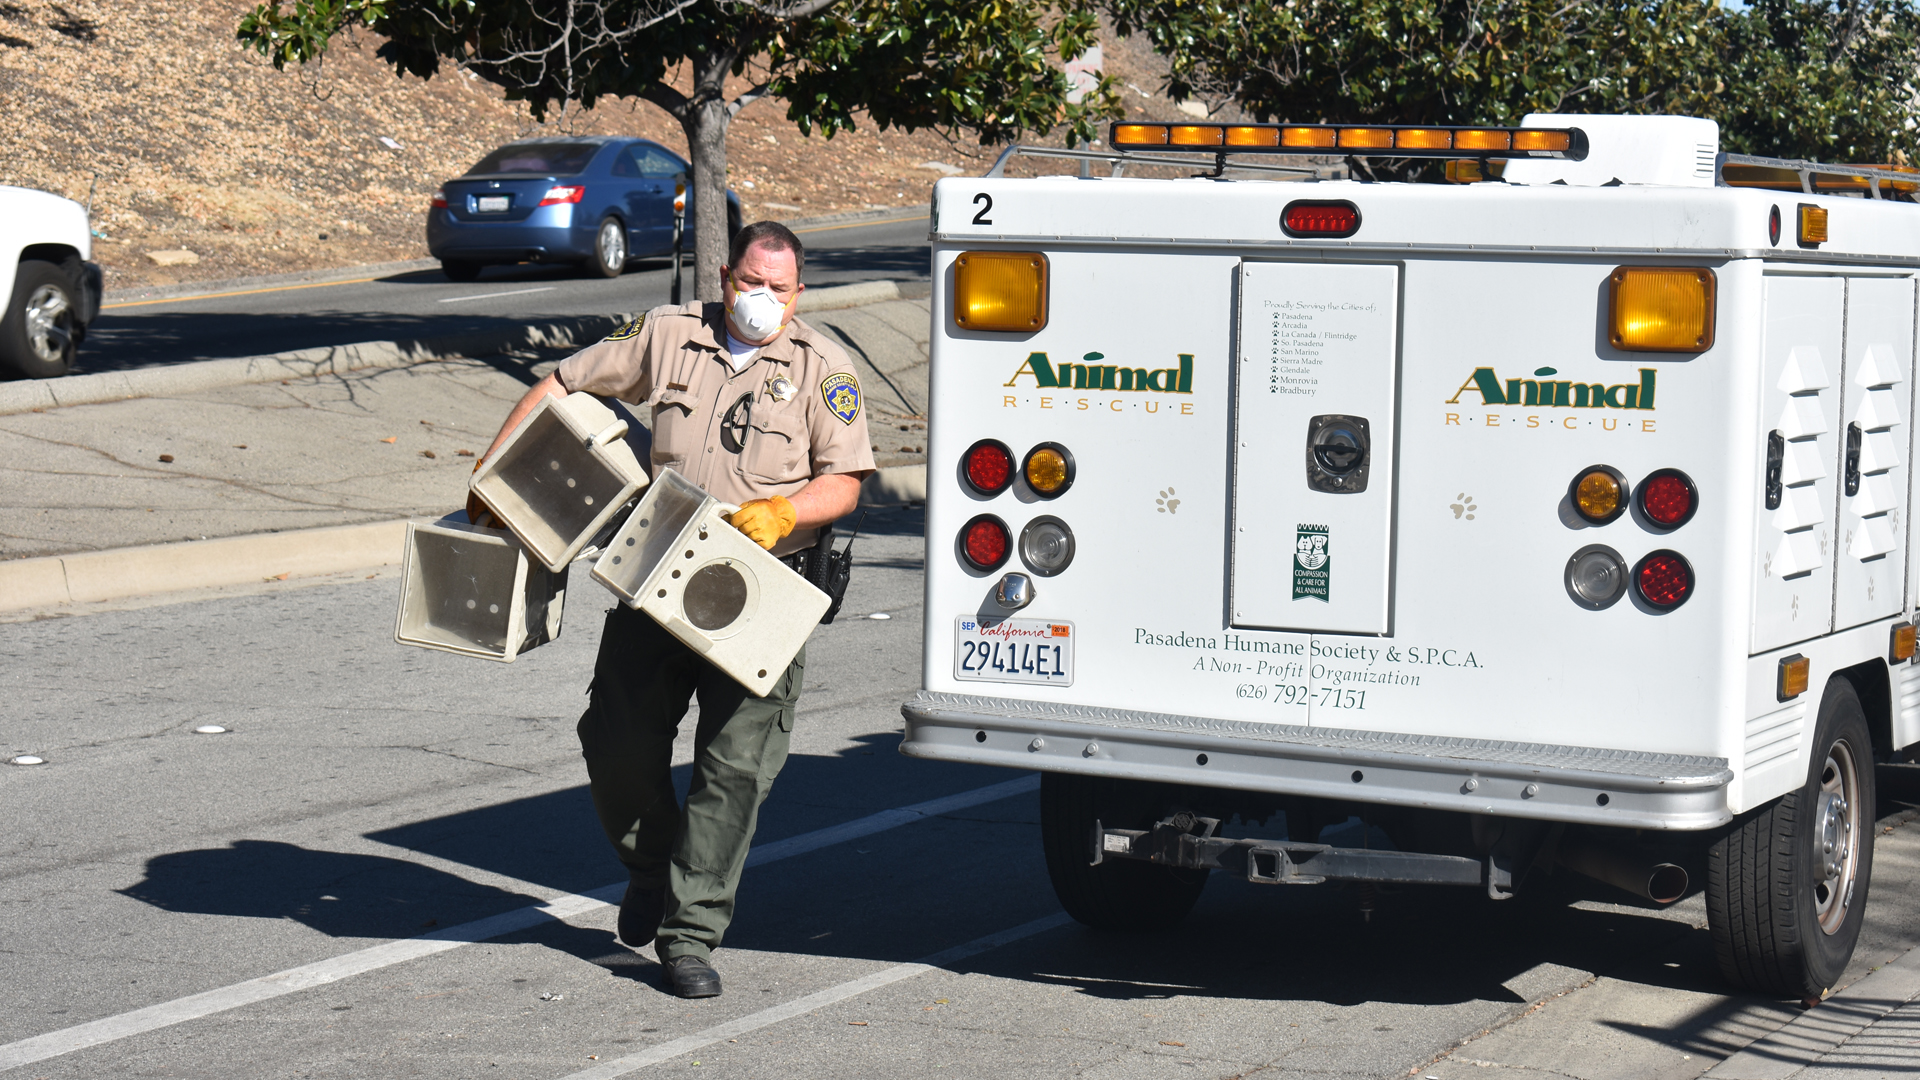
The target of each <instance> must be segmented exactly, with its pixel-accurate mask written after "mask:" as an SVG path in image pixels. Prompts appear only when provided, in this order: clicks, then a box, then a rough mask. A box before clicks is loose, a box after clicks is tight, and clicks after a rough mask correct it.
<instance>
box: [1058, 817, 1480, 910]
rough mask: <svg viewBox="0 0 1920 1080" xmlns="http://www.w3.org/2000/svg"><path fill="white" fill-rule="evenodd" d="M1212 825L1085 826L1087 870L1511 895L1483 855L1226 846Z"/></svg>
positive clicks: (1184, 820)
mask: <svg viewBox="0 0 1920 1080" xmlns="http://www.w3.org/2000/svg"><path fill="white" fill-rule="evenodd" d="M1219 828H1220V820H1219V819H1218V818H1207V817H1198V816H1196V815H1193V814H1188V813H1182V814H1178V815H1175V816H1174V817H1172V818H1169V819H1167V820H1166V821H1161V822H1157V823H1155V824H1154V826H1153V828H1152V829H1147V830H1141V829H1109V828H1106V827H1105V826H1103V825H1102V824H1101V823H1100V822H1098V821H1095V822H1094V823H1093V837H1092V839H1093V865H1095V866H1098V865H1100V864H1101V863H1102V862H1104V861H1106V860H1107V859H1139V860H1142V861H1145V862H1151V863H1159V864H1160V865H1162V866H1175V867H1179V868H1181V869H1185V870H1225V871H1228V872H1229V873H1235V874H1241V875H1244V876H1245V877H1246V879H1247V880H1248V881H1252V882H1257V883H1259V884H1264V885H1317V884H1319V883H1321V882H1323V881H1382V882H1396V883H1401V884H1408V885H1468V886H1486V887H1487V890H1488V894H1489V895H1490V896H1494V897H1497V898H1498V897H1505V896H1509V895H1512V892H1513V874H1512V872H1511V870H1510V869H1509V868H1508V866H1507V865H1506V860H1504V859H1496V858H1495V857H1494V856H1491V855H1490V856H1488V857H1487V858H1485V859H1469V858H1465V857H1463V856H1459V855H1425V854H1421V853H1419V852H1414V851H1378V850H1373V849H1369V848H1349V847H1333V846H1332V845H1329V844H1307V843H1297V842H1295V841H1292V840H1251V839H1250V840H1231V839H1228V838H1226V837H1222V836H1215V835H1214V833H1215V832H1216V831H1217V830H1218V829H1219Z"/></svg>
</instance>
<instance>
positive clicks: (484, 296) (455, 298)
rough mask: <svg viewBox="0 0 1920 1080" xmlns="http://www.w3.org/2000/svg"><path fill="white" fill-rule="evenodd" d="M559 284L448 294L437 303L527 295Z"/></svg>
mask: <svg viewBox="0 0 1920 1080" xmlns="http://www.w3.org/2000/svg"><path fill="white" fill-rule="evenodd" d="M559 287H560V286H558V285H542V286H540V287H539V288H537V289H512V290H509V291H507V292H490V293H477V294H475V295H473V296H448V297H444V298H442V299H439V300H435V301H434V303H436V304H457V303H459V302H460V301H462V300H491V299H493V298H494V297H496V296H525V295H526V294H528V293H536V292H552V291H553V290H555V289H557V288H559Z"/></svg>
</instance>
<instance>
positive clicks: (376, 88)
mask: <svg viewBox="0 0 1920 1080" xmlns="http://www.w3.org/2000/svg"><path fill="white" fill-rule="evenodd" d="M248 6H249V5H247V4H245V3H240V2H236V0H63V2H60V3H54V2H49V0H0V116H4V120H0V184H16V185H20V186H24V187H32V188H40V189H43V190H47V191H52V192H55V193H57V194H61V195H65V196H67V197H68V198H72V199H76V200H79V201H82V202H85V201H86V200H87V198H88V192H89V189H90V188H91V189H92V192H93V195H92V197H93V216H94V227H95V229H96V231H97V232H99V233H101V234H103V235H102V236H101V238H100V239H99V240H98V241H96V245H95V249H94V250H95V259H96V260H97V261H99V262H100V263H101V264H102V265H103V266H104V267H105V268H106V271H107V280H108V288H110V289H112V288H126V287H130V286H133V285H140V284H166V283H172V282H181V281H198V280H217V279H223V278H232V277H238V276H242V275H250V274H261V273H276V272H283V271H293V270H307V269H317V268H326V267H334V266H350V265H359V264H365V263H375V262H387V261H393V260H400V259H412V258H420V257H423V256H425V255H426V250H425V243H424V239H423V223H422V215H423V212H424V211H425V209H426V204H427V198H428V196H429V195H431V194H432V192H433V190H434V189H435V188H436V187H437V186H438V185H439V184H440V182H441V181H443V180H445V179H447V178H449V177H452V176H457V175H459V174H460V173H462V172H464V171H465V170H466V169H467V167H468V166H470V165H471V164H472V163H473V162H475V161H477V160H478V159H479V158H480V157H481V156H482V155H483V154H485V153H486V152H487V151H489V150H491V149H493V148H494V147H495V146H498V145H499V144H501V143H504V142H507V141H510V140H512V139H515V138H520V137H524V136H526V135H529V134H535V133H537V132H538V131H540V130H541V128H540V127H539V126H537V125H535V124H534V123H533V122H532V120H531V118H530V117H529V115H528V113H527V110H526V107H525V106H524V105H523V104H521V103H517V102H508V101H506V100H505V99H504V97H503V96H502V94H501V92H500V91H499V90H498V89H496V88H494V87H492V86H490V85H488V84H486V83H484V82H480V81H478V80H475V79H471V78H469V77H467V76H465V75H463V74H460V73H457V72H450V73H448V74H443V75H441V76H439V77H436V78H434V79H432V80H425V81H423V80H420V79H415V78H410V77H407V78H402V77H397V76H396V75H395V74H394V73H393V71H392V70H391V69H390V68H388V67H387V66H386V65H385V64H384V63H382V62H380V61H379V60H378V59H377V58H376V57H374V55H373V50H374V48H375V46H376V44H377V42H376V41H375V40H374V39H372V38H370V37H369V36H367V35H364V34H363V35H361V36H360V38H359V40H357V41H355V42H353V43H351V44H349V45H347V46H346V47H343V48H338V49H336V50H334V51H333V52H332V53H331V54H329V56H328V58H327V60H326V62H325V63H324V64H322V65H319V66H318V69H317V70H306V71H285V72H281V71H275V70H274V69H273V68H272V67H271V66H270V65H268V64H267V63H265V62H264V61H262V60H260V59H259V58H258V57H257V56H255V55H253V54H252V53H249V52H246V51H243V50H242V49H241V47H240V46H239V44H238V43H237V42H236V41H235V40H234V37H233V30H234V27H235V25H236V24H237V23H238V21H239V18H240V16H241V14H242V13H244V12H245V11H246V10H247V8H248ZM1105 51H1106V55H1107V68H1108V70H1109V71H1112V72H1114V73H1116V74H1119V75H1121V76H1122V77H1123V78H1124V79H1125V80H1126V81H1127V83H1128V84H1129V86H1130V89H1128V91H1127V98H1128V102H1129V112H1130V113H1132V114H1134V115H1136V116H1154V117H1160V118H1171V117H1176V116H1178V115H1179V113H1178V111H1177V110H1175V109H1174V107H1173V105H1172V104H1171V103H1170V102H1168V101H1166V100H1165V99H1164V98H1161V97H1159V96H1158V95H1156V94H1155V93H1153V91H1154V90H1155V89H1156V88H1157V87H1158V85H1159V83H1158V78H1157V75H1156V74H1155V72H1154V71H1153V67H1154V65H1153V63H1152V57H1151V54H1145V55H1144V57H1143V56H1142V54H1141V51H1140V50H1136V49H1130V48H1129V47H1128V43H1126V42H1114V43H1110V44H1108V45H1107V46H1106V50H1105ZM547 130H553V131H560V130H565V131H570V132H575V133H580V134H631V135H640V136H644V137H647V138H651V139H655V140H658V141H659V142H661V143H663V144H665V145H667V146H671V147H673V148H674V149H676V150H679V151H681V152H683V153H684V148H685V140H684V138H683V137H682V136H681V134H680V129H679V126H678V125H677V124H676V123H674V121H673V120H672V119H671V118H670V117H668V116H667V115H666V114H665V113H664V112H661V111H660V110H659V109H656V108H654V107H653V106H651V105H647V104H644V103H639V102H631V103H630V102H610V103H609V102H603V103H602V104H601V105H600V107H599V108H597V109H594V110H592V111H586V112H582V111H578V110H576V111H575V112H574V113H573V114H572V115H570V116H568V117H566V118H565V119H564V120H563V121H562V122H561V123H559V124H549V125H548V126H547ZM995 152H996V151H993V150H985V149H982V148H981V147H980V146H978V145H977V144H975V143H973V142H971V141H969V140H965V139H962V140H960V141H949V140H947V139H945V138H943V137H942V136H941V135H939V134H938V133H934V132H919V133H915V134H905V133H902V132H898V131H891V132H879V131H877V130H875V129H874V128H873V126H872V125H871V124H866V125H863V126H862V127H861V128H860V129H859V130H857V131H853V132H849V133H843V134H841V135H839V136H837V137H835V138H834V139H832V140H828V139H824V138H821V137H819V136H814V137H812V138H803V137H802V136H801V135H800V133H799V131H798V129H796V128H795V127H794V126H793V125H792V124H791V123H789V122H788V121H787V119H786V117H785V107H784V106H783V105H782V104H780V103H779V102H775V101H770V100H762V101H758V102H755V103H754V104H752V105H750V106H748V107H747V108H746V109H744V110H742V111H741V113H740V115H739V117H737V118H736V120H735V121H734V126H733V129H732V134H731V137H730V139H729V155H730V157H729V160H730V162H731V177H730V183H731V184H732V186H733V188H734V190H735V191H736V192H737V193H738V194H739V195H740V197H741V199H742V201H743V202H744V203H745V204H746V210H747V214H748V220H753V219H754V218H759V217H773V218H797V217H810V216H814V215H818V214H828V213H835V212H839V211H845V210H859V209H867V208H877V207H892V206H908V205H913V204H917V203H922V202H925V201H926V199H927V195H928V188H929V186H930V185H931V183H932V182H933V181H934V180H936V179H938V178H939V177H940V176H941V175H943V174H944V172H945V170H943V169H940V168H937V167H934V164H933V163H939V164H942V165H946V166H948V167H949V168H952V169H956V170H959V171H962V172H967V173H973V174H978V173H980V172H982V171H983V170H984V169H985V168H986V167H987V165H988V164H990V163H991V162H992V160H993V156H994V154H995ZM182 249H184V250H187V251H191V252H194V253H195V254H196V255H197V256H198V259H199V261H198V262H197V263H196V264H192V265H184V266H171V267H162V266H159V265H156V264H155V262H154V261H153V260H152V259H150V258H149V257H148V253H150V252H155V251H173V250H182Z"/></svg>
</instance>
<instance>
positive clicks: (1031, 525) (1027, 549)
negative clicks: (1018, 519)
mask: <svg viewBox="0 0 1920 1080" xmlns="http://www.w3.org/2000/svg"><path fill="white" fill-rule="evenodd" d="M1073 548H1074V544H1073V530H1072V529H1069V528H1067V523H1066V522H1064V521H1061V520H1060V519H1059V518H1057V517H1054V516H1053V515H1051V514H1047V515H1043V516H1041V517H1037V518H1034V519H1033V520H1032V521H1029V522H1027V527H1026V528H1024V529H1021V530H1020V561H1021V562H1023V563H1026V564H1027V569H1029V570H1031V571H1033V572H1034V573H1036V574H1038V575H1040V576H1041V577H1052V576H1053V575H1055V574H1057V573H1059V572H1060V571H1062V570H1065V569H1066V568H1067V567H1068V566H1070V565H1072V563H1073Z"/></svg>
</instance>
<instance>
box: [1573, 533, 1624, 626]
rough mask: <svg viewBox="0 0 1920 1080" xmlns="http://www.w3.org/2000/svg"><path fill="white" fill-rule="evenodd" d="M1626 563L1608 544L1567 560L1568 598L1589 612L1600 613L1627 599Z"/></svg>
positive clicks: (1585, 549)
mask: <svg viewBox="0 0 1920 1080" xmlns="http://www.w3.org/2000/svg"><path fill="white" fill-rule="evenodd" d="M1627 578H1628V574H1627V562H1626V560H1625V559H1622V558H1621V557H1620V553H1619V552H1617V551H1615V550H1613V549H1612V548H1610V547H1608V546H1607V545H1605V544H1589V545H1588V546H1586V547H1583V548H1581V549H1580V550H1579V551H1576V552H1574V553H1573V558H1571V559H1568V560H1567V572H1566V585H1567V595H1568V596H1570V597H1572V598H1573V602H1574V603H1576V604H1579V605H1580V606H1581V607H1583V608H1586V609H1587V610H1588V611H1601V610H1604V609H1606V608H1610V607H1612V606H1613V605H1614V604H1616V603H1618V602H1619V600H1620V598H1621V597H1623V596H1625V595H1627Z"/></svg>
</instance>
